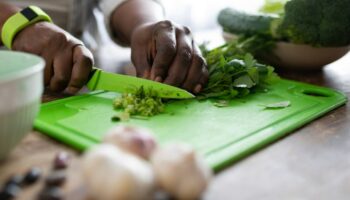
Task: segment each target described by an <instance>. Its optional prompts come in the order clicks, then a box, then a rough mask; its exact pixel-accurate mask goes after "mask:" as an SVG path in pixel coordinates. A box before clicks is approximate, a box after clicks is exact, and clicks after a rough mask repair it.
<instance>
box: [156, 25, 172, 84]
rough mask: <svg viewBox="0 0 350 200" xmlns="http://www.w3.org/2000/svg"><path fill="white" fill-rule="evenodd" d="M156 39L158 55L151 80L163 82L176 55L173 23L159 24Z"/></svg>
mask: <svg viewBox="0 0 350 200" xmlns="http://www.w3.org/2000/svg"><path fill="white" fill-rule="evenodd" d="M154 38H155V43H156V44H155V45H156V55H155V58H154V61H153V64H152V69H151V79H152V80H155V81H160V82H162V81H163V80H164V79H165V77H166V75H167V73H168V69H169V66H170V65H171V63H172V62H173V60H174V57H175V55H176V34H175V28H174V26H173V25H172V23H171V22H170V21H162V22H159V23H157V24H156V25H155V30H154Z"/></svg>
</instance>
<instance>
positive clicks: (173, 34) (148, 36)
mask: <svg viewBox="0 0 350 200" xmlns="http://www.w3.org/2000/svg"><path fill="white" fill-rule="evenodd" d="M131 50H132V52H131V59H132V62H133V64H134V65H135V67H136V72H137V76H139V77H143V78H148V79H151V80H155V81H158V82H164V83H166V84H170V85H175V86H178V87H182V88H184V89H186V90H188V91H191V92H194V93H198V92H200V91H201V89H202V88H203V87H204V86H205V84H206V82H207V81H208V70H207V65H206V62H205V60H204V58H203V57H202V56H201V52H200V50H199V48H198V47H197V46H196V44H195V42H194V40H193V38H192V35H191V32H190V30H189V29H188V28H187V27H183V26H178V25H175V24H173V23H171V22H170V21H167V20H165V21H160V22H158V23H149V24H144V25H141V26H139V27H137V28H136V29H135V30H134V31H133V33H132V36H131Z"/></svg>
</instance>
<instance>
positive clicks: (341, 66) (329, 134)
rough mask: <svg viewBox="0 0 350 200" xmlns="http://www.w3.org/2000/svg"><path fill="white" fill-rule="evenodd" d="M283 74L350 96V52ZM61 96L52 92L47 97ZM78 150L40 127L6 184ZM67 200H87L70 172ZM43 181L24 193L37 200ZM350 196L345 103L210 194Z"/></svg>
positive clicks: (251, 160)
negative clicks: (59, 154) (313, 69)
mask: <svg viewBox="0 0 350 200" xmlns="http://www.w3.org/2000/svg"><path fill="white" fill-rule="evenodd" d="M279 74H280V75H281V76H282V77H285V78H289V79H294V80H298V81H303V82H307V83H312V84H316V85H320V86H326V87H331V88H334V89H337V90H340V91H342V92H344V93H346V95H347V96H348V97H349V96H350V54H348V55H346V56H345V57H343V58H342V59H340V60H339V61H337V62H335V63H333V64H331V65H329V66H327V67H325V68H324V69H323V70H322V71H318V72H308V73H306V72H299V73H298V72H293V73H292V72H279ZM55 98H57V97H56V96H52V95H50V94H46V95H44V97H43V100H44V101H49V100H52V99H55ZM59 151H67V152H70V153H71V155H72V162H73V164H72V165H73V166H72V167H73V168H74V167H75V166H76V160H77V157H78V153H77V152H75V151H74V150H72V149H70V148H69V147H67V146H65V145H63V144H61V143H59V142H56V141H54V140H52V139H51V138H49V137H47V136H44V135H42V134H40V133H38V132H36V131H32V132H31V133H30V134H28V135H27V136H26V137H25V138H24V139H23V140H22V142H21V143H20V144H19V145H17V147H16V148H15V149H14V150H13V151H12V153H11V154H10V155H9V156H8V157H7V159H6V160H4V161H1V162H0V184H1V183H3V182H4V181H5V180H6V179H7V178H8V177H9V176H10V175H12V174H15V173H24V172H25V171H26V170H27V169H28V168H30V167H31V166H38V167H41V168H42V169H44V170H45V173H47V172H48V171H49V170H50V169H51V164H52V160H53V157H54V155H55V153H57V152H59ZM68 178H69V179H68V182H67V184H66V185H65V190H66V191H67V193H68V194H69V195H68V197H67V199H83V197H81V195H80V194H81V191H80V190H79V189H77V188H75V185H76V183H77V182H78V181H77V179H76V177H75V175H74V174H73V175H71V176H69V177H68ZM42 187H43V184H42V183H41V184H36V185H35V186H33V187H30V188H27V189H25V190H24V191H23V192H21V193H20V196H19V198H18V199H25V200H28V199H35V197H36V195H37V193H38V191H39V190H40V189H41V188H42ZM349 196H350V106H349V104H348V105H345V106H342V107H340V108H338V109H336V110H334V111H332V112H330V113H328V114H327V115H325V116H324V117H321V118H319V119H317V120H315V121H313V122H312V123H310V124H308V125H306V126H304V127H302V128H300V129H298V130H296V131H294V132H293V133H291V134H290V135H289V136H287V137H284V138H283V139H281V140H279V141H277V142H275V143H274V144H271V145H269V146H268V147H266V148H264V149H262V150H260V151H258V152H257V153H255V154H253V155H251V156H249V157H247V158H245V159H243V160H241V161H240V162H238V163H235V164H233V165H232V166H231V167H228V168H226V169H225V170H223V171H222V172H220V173H219V174H217V175H216V176H215V178H214V180H213V182H212V185H211V187H210V188H209V190H208V191H207V193H206V194H205V196H204V199H208V200H218V199H237V200H238V199H239V200H242V199H254V200H255V199H269V200H274V199H276V200H280V199H337V200H340V199H348V198H349Z"/></svg>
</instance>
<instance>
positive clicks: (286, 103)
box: [261, 101, 291, 109]
mask: <svg viewBox="0 0 350 200" xmlns="http://www.w3.org/2000/svg"><path fill="white" fill-rule="evenodd" d="M290 105H291V103H290V101H281V102H276V103H270V104H263V105H261V106H264V107H265V109H280V108H286V107H289V106H290Z"/></svg>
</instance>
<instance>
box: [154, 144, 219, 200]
mask: <svg viewBox="0 0 350 200" xmlns="http://www.w3.org/2000/svg"><path fill="white" fill-rule="evenodd" d="M151 163H152V166H153V171H154V173H155V176H156V182H157V184H158V186H159V187H160V188H162V189H163V190H165V191H166V192H168V193H170V194H171V195H172V196H174V197H176V198H177V199H180V200H192V199H198V198H199V197H200V196H201V195H202V193H203V192H204V191H205V190H206V188H207V187H208V185H209V182H210V179H211V177H212V171H211V169H210V168H209V167H208V166H207V165H206V164H205V161H204V159H203V158H202V157H201V156H199V155H198V154H196V153H195V151H194V149H193V148H192V147H190V146H189V145H186V144H170V145H166V146H164V147H161V148H157V149H156V150H155V152H154V154H153V155H152V158H151Z"/></svg>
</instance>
